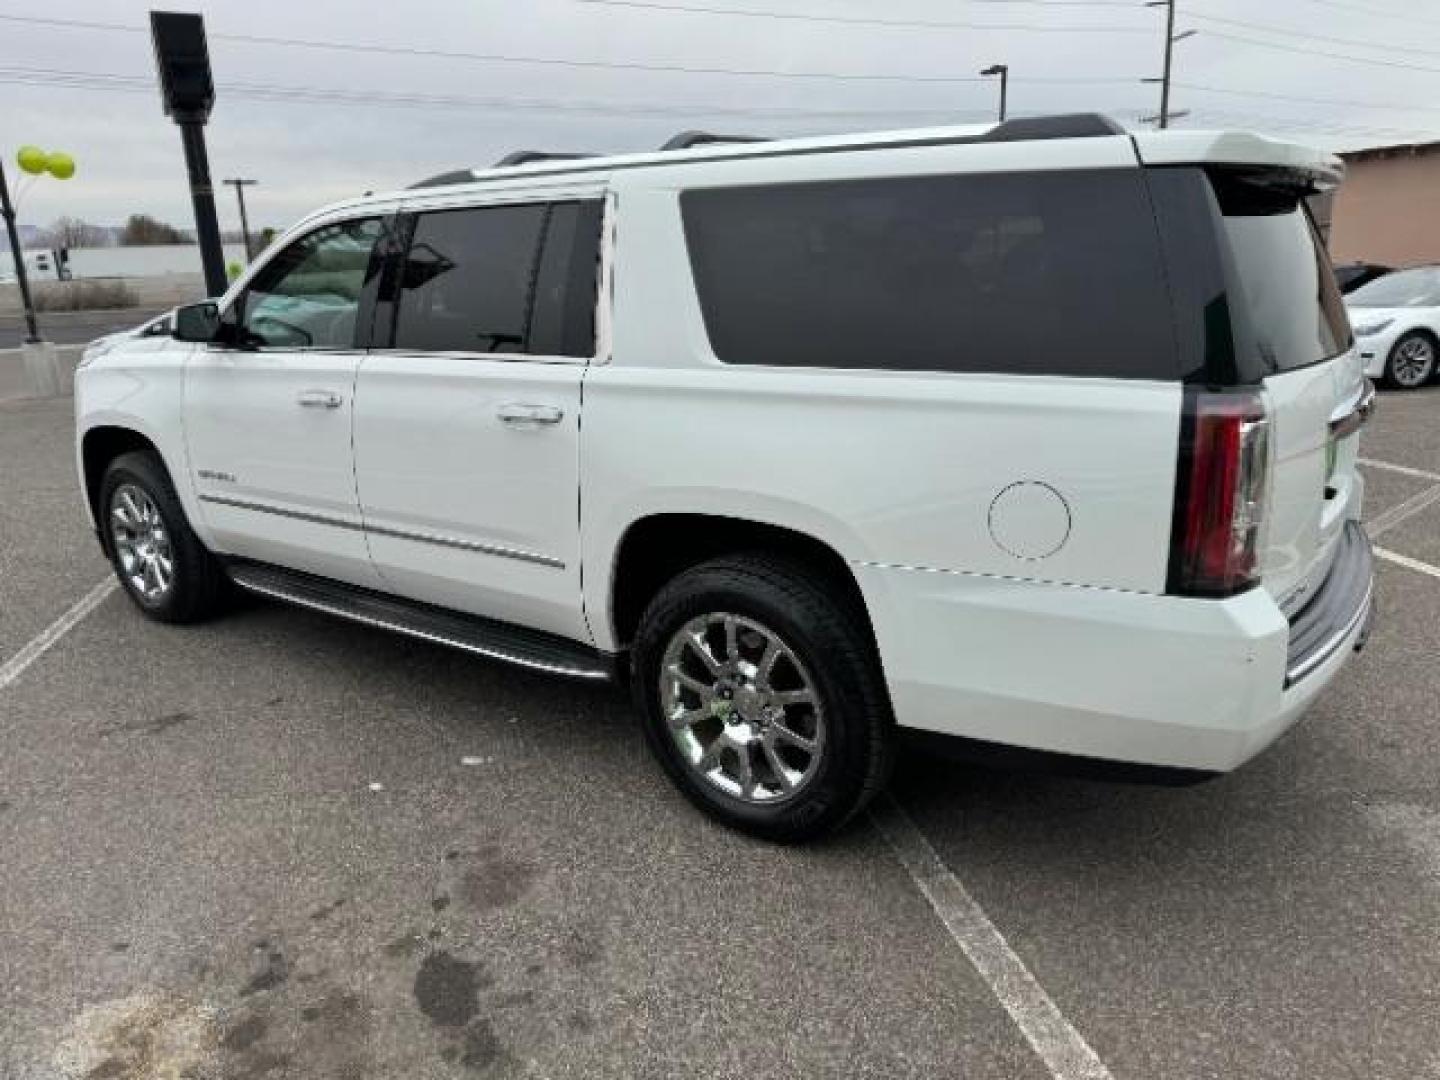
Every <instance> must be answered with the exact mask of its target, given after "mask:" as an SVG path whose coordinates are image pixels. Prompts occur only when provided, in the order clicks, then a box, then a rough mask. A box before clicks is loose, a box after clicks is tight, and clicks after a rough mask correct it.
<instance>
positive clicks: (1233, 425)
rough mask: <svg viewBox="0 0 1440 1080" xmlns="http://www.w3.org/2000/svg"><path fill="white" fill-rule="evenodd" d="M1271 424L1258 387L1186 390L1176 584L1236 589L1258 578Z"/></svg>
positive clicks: (1209, 590)
mask: <svg viewBox="0 0 1440 1080" xmlns="http://www.w3.org/2000/svg"><path fill="white" fill-rule="evenodd" d="M1269 428H1270V425H1269V421H1268V420H1267V419H1266V416H1265V403H1264V400H1263V399H1262V398H1261V396H1260V394H1259V393H1258V392H1256V391H1250V390H1235V391H1224V392H1208V391H1195V390H1192V391H1187V392H1186V395H1185V415H1184V417H1183V418H1182V422H1181V427H1180V469H1179V473H1178V475H1177V478H1176V483H1175V523H1174V527H1173V532H1172V536H1171V550H1170V591H1171V592H1174V593H1182V594H1184V595H1187V596H1230V595H1232V594H1234V593H1238V592H1243V591H1244V590H1245V589H1248V588H1250V587H1251V586H1252V585H1254V584H1256V582H1257V581H1258V579H1259V569H1260V568H1259V558H1260V552H1259V548H1260V524H1261V518H1262V516H1263V514H1264V510H1265V481H1266V477H1267V475H1268V473H1269V450H1270V446H1269Z"/></svg>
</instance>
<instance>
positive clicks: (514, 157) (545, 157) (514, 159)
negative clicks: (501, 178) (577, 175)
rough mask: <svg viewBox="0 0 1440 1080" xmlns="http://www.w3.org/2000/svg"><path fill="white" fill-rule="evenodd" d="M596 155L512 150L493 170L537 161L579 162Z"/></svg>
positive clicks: (496, 163)
mask: <svg viewBox="0 0 1440 1080" xmlns="http://www.w3.org/2000/svg"><path fill="white" fill-rule="evenodd" d="M594 156H595V155H594V154H552V153H550V152H549V151H547V150H512V151H510V153H508V154H506V155H505V156H504V157H502V158H501V159H500V160H499V161H497V162H495V164H494V165H492V166H491V168H494V169H503V168H506V167H507V166H510V165H530V164H532V163H534V162H536V161H578V160H580V159H581V158H589V157H594Z"/></svg>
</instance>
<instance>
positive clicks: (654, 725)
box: [631, 560, 888, 841]
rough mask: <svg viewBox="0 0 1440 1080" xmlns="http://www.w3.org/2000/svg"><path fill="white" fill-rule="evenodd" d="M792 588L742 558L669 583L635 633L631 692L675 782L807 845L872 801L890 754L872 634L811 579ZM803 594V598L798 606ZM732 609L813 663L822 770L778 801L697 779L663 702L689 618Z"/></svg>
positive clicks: (751, 824) (741, 818)
mask: <svg viewBox="0 0 1440 1080" xmlns="http://www.w3.org/2000/svg"><path fill="white" fill-rule="evenodd" d="M787 579H788V580H787V582H786V583H787V584H788V585H789V586H790V588H791V589H792V590H794V592H793V593H792V594H791V595H789V596H787V597H784V598H782V597H780V596H777V595H776V593H775V590H774V587H773V584H771V583H769V582H767V581H765V580H764V579H763V577H760V576H754V575H751V574H749V573H747V572H746V571H745V569H744V568H743V566H742V564H741V562H740V561H738V560H737V561H733V562H732V561H728V560H727V561H719V562H716V563H711V564H706V565H704V566H701V567H697V568H695V569H693V570H691V571H688V572H687V573H685V574H683V575H681V576H680V577H679V578H677V579H675V580H674V581H673V582H671V583H670V584H669V585H668V586H666V588H665V589H663V590H662V591H661V593H660V594H659V595H658V596H657V597H656V598H655V600H654V601H652V603H651V605H650V606H649V608H648V609H647V611H646V613H645V616H644V618H643V619H642V622H641V628H640V631H639V633H638V634H637V636H636V639H635V643H634V648H633V654H632V663H631V684H632V685H631V689H632V693H633V695H634V697H635V700H636V704H637V706H638V707H639V709H640V711H641V714H642V719H643V722H644V729H645V735H646V739H647V741H648V742H649V743H650V747H651V749H652V750H653V751H654V753H655V755H656V757H658V758H659V760H660V763H661V765H662V766H663V767H664V768H665V771H666V772H667V773H668V774H669V776H670V778H671V779H672V780H673V781H674V782H675V783H676V785H677V786H679V788H680V789H681V790H682V791H683V792H684V793H685V794H686V796H687V797H689V798H690V799H691V800H692V801H693V802H695V803H696V804H697V805H699V806H700V807H701V808H702V809H703V810H705V811H706V812H707V813H709V814H711V815H712V816H714V817H716V818H718V819H719V820H721V821H723V822H724V823H726V824H728V825H731V826H733V827H735V828H738V829H741V830H743V831H745V832H748V833H751V834H753V835H757V836H761V837H764V838H766V839H770V840H778V841H799V840H804V839H808V838H810V837H812V836H816V835H819V834H822V833H824V832H827V831H830V830H831V829H833V828H835V827H838V826H839V825H840V824H842V823H843V822H844V821H845V820H847V819H848V818H849V817H850V816H851V815H852V814H853V813H854V812H855V811H856V810H857V809H859V807H860V805H862V804H863V801H864V800H865V799H866V798H867V797H868V794H869V791H868V788H869V787H870V786H871V783H872V782H873V777H874V775H875V773H876V771H877V770H878V769H881V768H882V766H881V765H880V763H878V762H877V761H876V760H874V758H875V755H877V754H880V755H887V754H888V730H882V731H877V727H880V728H886V727H888V703H887V702H886V700H885V698H884V694H883V690H881V689H880V687H879V686H878V683H877V679H878V676H877V673H876V672H875V671H874V669H873V668H874V665H873V664H872V661H871V658H870V655H869V654H870V652H871V647H870V643H869V640H868V635H867V634H864V633H863V632H862V631H861V629H860V627H859V625H857V623H856V621H855V619H854V617H853V615H850V614H849V613H847V612H845V611H843V610H842V609H840V608H839V607H837V606H836V605H834V604H833V603H831V602H830V601H829V600H828V599H827V598H826V597H825V595H824V594H823V593H821V592H818V591H817V589H816V584H815V583H813V582H811V581H807V580H806V579H805V577H804V576H802V575H796V574H793V573H792V574H787ZM795 594H809V595H805V596H803V602H801V603H794V602H793V601H794V600H795V599H796V598H797V597H796V595H795ZM722 611H723V612H731V613H733V614H736V615H743V616H747V617H749V618H752V619H754V620H756V621H757V622H759V623H761V624H763V625H764V626H766V627H768V628H769V629H771V630H773V631H774V632H775V633H777V634H778V635H780V637H781V638H782V639H783V640H784V642H785V643H786V645H788V646H789V647H790V648H791V649H792V650H793V651H794V652H795V654H796V655H797V656H798V658H799V659H800V661H801V663H803V664H804V665H805V668H806V670H807V672H808V673H809V675H810V678H811V680H812V682H813V684H814V686H815V689H816V691H817V692H818V693H819V695H820V699H821V704H822V707H823V709H824V715H825V724H826V731H825V748H824V750H823V751H822V753H821V760H820V763H819V765H818V767H817V771H816V773H815V775H814V776H813V777H812V778H811V779H810V780H809V781H808V782H807V784H806V785H805V787H804V788H803V789H802V790H801V791H800V792H799V793H798V794H797V795H795V796H794V797H793V798H791V799H788V800H785V801H784V802H781V803H778V804H776V805H774V806H756V805H754V804H750V803H746V802H743V801H741V800H739V799H736V798H734V797H732V796H729V795H727V794H726V793H725V792H723V791H720V790H719V789H717V788H715V787H714V786H713V785H711V784H708V783H706V782H705V781H704V780H703V779H702V778H701V777H699V776H697V775H696V774H695V772H694V771H693V770H692V769H691V768H690V766H689V765H688V764H687V763H686V762H685V761H684V760H683V759H682V757H681V753H680V750H679V748H678V747H677V746H676V745H675V741H674V739H673V738H672V737H671V735H670V732H669V727H668V723H667V721H666V719H665V716H664V712H663V709H662V708H661V705H660V688H659V684H660V667H661V663H662V661H663V657H664V653H665V649H666V646H667V645H668V643H669V641H670V639H671V637H672V636H673V635H674V634H675V632H676V631H677V630H678V629H679V628H680V627H681V626H683V625H684V624H685V623H686V622H688V621H690V620H691V619H693V618H695V617H697V616H700V615H705V614H710V613H715V612H722Z"/></svg>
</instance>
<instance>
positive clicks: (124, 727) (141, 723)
mask: <svg viewBox="0 0 1440 1080" xmlns="http://www.w3.org/2000/svg"><path fill="white" fill-rule="evenodd" d="M194 719H195V718H194V717H193V716H191V715H190V714H189V713H186V712H177V713H166V714H165V715H164V716H151V717H146V718H145V719H143V720H127V721H126V722H125V723H123V724H119V725H117V726H116V727H115V728H114V729H112V730H114V731H123V732H126V733H127V734H134V735H163V734H165V732H167V731H169V730H170V729H171V728H176V727H179V726H180V725H181V724H186V723H189V722H190V721H191V720H194Z"/></svg>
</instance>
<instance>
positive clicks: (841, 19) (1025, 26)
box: [576, 0, 1150, 34]
mask: <svg viewBox="0 0 1440 1080" xmlns="http://www.w3.org/2000/svg"><path fill="white" fill-rule="evenodd" d="M988 2H990V3H999V2H1001V0H988ZM1004 2H1006V3H1022V2H1024V3H1031V4H1037V5H1039V6H1043V7H1051V6H1054V7H1078V6H1080V0H1069V2H1067V3H1065V4H1059V3H1053V4H1052V3H1044V2H1042V0H1004ZM576 3H580V4H595V5H597V6H603V7H620V8H637V9H642V10H646V11H668V12H679V13H684V14H687V15H738V16H741V17H743V18H751V19H774V20H782V21H793V22H818V23H831V24H834V25H841V26H884V27H890V28H892V29H906V30H1025V31H1028V32H1031V33H1045V34H1050V33H1063V34H1148V33H1149V32H1150V31H1148V30H1146V29H1144V28H1142V27H1138V26H1083V25H1082V26H1043V25H1039V24H1036V23H974V22H964V21H959V20H940V19H877V18H871V17H869V16H860V15H818V14H815V13H814V12H802V11H757V10H755V9H754V8H735V7H715V6H709V5H700V4H669V3H662V2H660V0H576ZM1085 6H1087V7H1088V6H1094V7H1125V8H1127V9H1128V10H1130V11H1134V10H1135V7H1134V5H1133V4H1120V3H1116V2H1109V0H1107V2H1105V3H1103V4H1102V3H1101V2H1100V0H1085Z"/></svg>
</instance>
